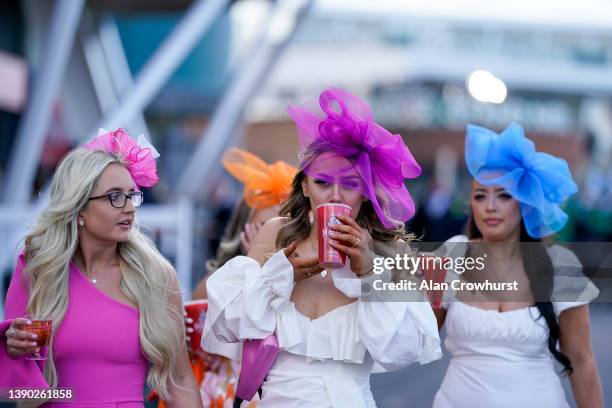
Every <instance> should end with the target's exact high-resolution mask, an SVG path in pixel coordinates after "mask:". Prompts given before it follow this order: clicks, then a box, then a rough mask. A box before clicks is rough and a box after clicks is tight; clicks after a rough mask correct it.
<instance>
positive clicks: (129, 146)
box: [83, 128, 159, 187]
mask: <svg viewBox="0 0 612 408" xmlns="http://www.w3.org/2000/svg"><path fill="white" fill-rule="evenodd" d="M100 131H101V134H100V135H98V136H97V137H95V138H94V139H93V140H91V141H90V142H88V143H87V144H85V145H84V146H83V147H84V148H86V149H89V150H101V151H103V152H106V153H112V154H116V155H118V156H120V157H121V158H122V159H123V160H125V162H126V166H127V169H128V171H129V172H130V174H131V175H132V179H133V180H134V183H136V185H137V186H138V187H151V186H154V185H155V184H157V181H158V177H157V164H156V163H155V159H156V158H158V157H159V153H157V150H155V148H154V147H153V145H151V144H150V143H149V142H148V141H147V140H146V139H145V137H144V136H143V135H141V136H140V137H139V138H138V141H135V140H134V139H132V138H131V137H130V135H128V134H127V133H126V132H125V131H124V130H123V129H121V128H119V129H117V130H115V131H111V132H108V131H106V130H103V129H100Z"/></svg>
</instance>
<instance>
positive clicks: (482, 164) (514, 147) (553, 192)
mask: <svg viewBox="0 0 612 408" xmlns="http://www.w3.org/2000/svg"><path fill="white" fill-rule="evenodd" d="M465 163H466V164H467V168H468V170H469V172H470V173H471V174H472V176H473V177H474V178H475V179H476V180H477V181H478V182H479V183H481V184H483V185H485V186H491V185H498V186H501V187H504V188H505V189H506V191H507V192H508V193H509V194H510V195H512V197H514V198H515V199H516V200H517V201H518V202H519V203H520V205H521V213H522V215H523V220H524V222H525V227H526V228H527V233H529V235H530V236H532V237H534V238H542V237H545V236H547V235H551V234H553V233H555V232H557V231H559V230H560V229H561V228H563V227H564V226H565V224H566V222H567V218H568V217H567V214H565V213H564V212H563V211H562V210H561V208H559V205H560V204H561V203H563V202H564V201H565V200H566V199H567V198H568V197H569V196H570V195H572V194H574V193H576V192H577V191H578V188H577V187H576V183H574V180H573V179H572V174H571V173H570V170H569V166H568V164H567V162H566V161H565V160H563V159H560V158H558V157H555V156H552V155H550V154H546V153H541V152H537V151H536V149H535V145H534V143H533V142H532V141H531V140H529V139H527V138H526V137H525V132H524V130H523V128H522V127H521V126H520V125H518V124H516V123H512V124H510V126H508V127H507V128H506V129H505V130H504V131H503V132H501V133H500V134H497V133H495V132H493V131H491V130H489V129H486V128H483V127H480V126H474V125H468V127H467V133H466V138H465Z"/></svg>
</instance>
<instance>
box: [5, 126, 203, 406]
mask: <svg viewBox="0 0 612 408" xmlns="http://www.w3.org/2000/svg"><path fill="white" fill-rule="evenodd" d="M154 153H155V151H154V149H153V148H152V146H144V145H143V142H139V143H136V141H134V140H133V139H132V138H131V137H130V136H128V135H127V134H126V133H125V132H124V131H123V130H122V129H118V130H117V131H114V132H108V133H105V134H102V135H100V136H98V137H97V138H95V139H94V140H92V141H91V142H89V143H88V144H86V145H85V146H83V147H80V148H77V149H75V150H73V151H72V152H70V153H69V154H68V155H67V156H66V158H64V160H63V161H62V162H61V164H60V165H59V167H58V168H57V170H56V172H55V175H54V177H53V182H52V187H51V198H50V202H49V204H48V205H47V207H46V208H45V209H44V210H43V212H42V214H41V215H40V217H39V218H38V221H37V222H36V224H35V225H34V227H33V229H32V231H31V232H30V234H29V235H27V236H26V238H25V248H24V249H23V251H22V253H21V254H20V255H19V259H18V262H17V267H16V269H15V273H14V275H13V278H12V281H11V285H10V287H9V290H8V294H7V298H6V304H5V310H6V314H5V317H4V318H5V319H6V320H5V321H3V322H2V324H1V326H0V367H2V369H1V370H0V389H2V390H7V389H9V388H11V389H20V388H34V389H64V390H70V394H71V397H72V398H71V399H70V400H67V399H62V398H59V399H56V400H51V401H47V402H46V401H45V400H38V401H29V403H30V404H31V405H33V406H38V405H40V404H44V405H43V406H45V407H53V408H58V407H87V408H111V407H113V408H117V407H121V408H136V407H141V408H142V407H143V399H144V397H143V390H144V384H145V381H147V382H148V384H149V386H150V387H151V388H153V389H155V390H156V391H157V392H158V393H159V394H160V395H161V396H162V398H164V400H166V401H168V406H170V407H177V408H178V407H180V408H183V407H188V408H189V407H195V408H199V407H201V406H202V402H201V399H200V395H199V392H198V388H197V385H196V383H195V380H194V378H193V374H192V372H191V369H190V366H189V363H188V360H187V351H186V346H185V339H184V329H183V317H182V305H181V297H180V290H179V286H178V283H177V278H176V274H175V271H174V269H173V268H172V266H171V265H170V263H169V262H168V261H167V260H166V259H164V257H163V256H162V255H161V254H160V253H159V252H158V251H157V249H156V248H155V246H154V244H153V243H152V242H151V241H150V240H149V239H148V238H147V237H146V236H145V235H143V234H142V233H141V232H140V231H139V229H138V227H137V226H136V225H135V215H136V208H137V207H138V206H139V205H140V204H141V203H142V192H141V191H140V190H139V188H140V187H149V186H152V185H154V184H155V183H156V182H157V174H156V164H155V158H154V157H153V155H154ZM25 313H29V314H31V315H32V318H34V319H36V318H40V317H43V316H46V317H49V318H50V319H51V320H52V321H53V331H52V336H51V340H50V345H49V346H48V348H43V350H41V352H42V353H43V354H45V355H46V356H47V360H42V361H32V360H29V359H27V358H26V357H28V356H30V355H31V354H32V353H33V352H34V351H36V348H37V347H35V345H36V343H34V340H35V339H33V338H32V337H31V334H30V333H29V332H28V331H27V330H25V329H26V328H27V325H28V323H29V322H30V319H29V318H23V316H24V314H25Z"/></svg>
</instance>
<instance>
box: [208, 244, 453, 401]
mask: <svg viewBox="0 0 612 408" xmlns="http://www.w3.org/2000/svg"><path fill="white" fill-rule="evenodd" d="M331 275H332V276H331V278H332V279H333V282H334V285H335V286H336V287H337V288H338V289H339V290H340V291H342V292H343V293H344V294H345V295H347V296H349V297H353V298H356V301H355V302H353V303H350V304H347V305H344V306H341V307H338V308H336V309H333V310H331V311H330V312H328V313H326V314H325V315H323V316H320V317H318V318H316V319H310V318H308V317H306V316H304V315H302V314H301V313H300V312H299V311H297V310H296V308H295V304H294V303H293V302H291V300H290V297H291V292H292V290H293V286H294V281H293V267H292V265H291V264H290V263H289V261H288V260H287V258H286V257H285V254H284V253H283V251H279V252H277V253H276V254H274V255H273V256H272V257H271V258H270V259H269V260H268V261H267V262H266V263H265V264H264V265H263V266H260V265H259V263H258V262H257V261H255V260H254V259H251V258H249V257H245V256H239V257H236V258H233V259H232V260H230V261H229V262H227V263H226V264H225V266H223V267H222V268H221V269H219V270H218V271H216V272H215V273H214V274H213V275H212V276H211V277H210V278H209V279H208V282H207V291H208V313H207V318H206V323H205V327H204V337H203V339H202V346H203V348H204V349H205V350H207V351H209V352H212V353H217V354H223V355H226V356H227V357H230V358H234V359H236V358H238V357H239V356H238V352H239V348H238V347H236V344H237V343H239V342H241V341H244V340H246V339H262V338H265V337H267V336H269V335H270V334H271V333H273V332H274V333H276V336H277V338H278V342H279V346H280V354H279V357H278V359H277V360H276V362H275V363H274V365H273V367H272V369H271V370H270V372H269V374H268V376H267V378H266V381H265V382H264V384H263V387H262V399H261V402H258V406H259V407H262V408H266V407H279V408H281V407H282V408H292V407H296V408H297V407H299V408H303V407H313V408H316V407H321V408H323V407H333V408H344V407H346V408H365V407H368V408H369V407H375V406H376V403H375V401H374V398H373V397H372V392H371V391H370V373H371V372H385V371H392V370H397V369H400V368H403V367H405V366H407V365H409V364H411V363H413V362H417V361H418V362H420V363H421V364H425V363H428V362H430V361H432V360H436V359H438V358H440V357H441V355H442V354H441V350H440V338H439V336H438V330H437V325H436V319H435V316H434V314H433V312H432V310H431V307H430V306H429V304H428V303H427V302H383V301H371V299H372V297H371V296H370V300H368V301H365V300H364V298H362V296H361V287H362V283H364V282H363V280H361V279H359V278H357V277H356V276H355V274H353V273H352V272H351V271H350V268H348V266H347V267H345V268H343V269H341V270H335V271H333V272H332V273H331ZM385 275H386V276H387V278H388V275H389V274H388V272H387V273H385ZM329 278H330V277H329V276H328V277H327V279H329ZM376 278H378V279H380V278H381V276H380V275H376ZM366 279H368V278H366Z"/></svg>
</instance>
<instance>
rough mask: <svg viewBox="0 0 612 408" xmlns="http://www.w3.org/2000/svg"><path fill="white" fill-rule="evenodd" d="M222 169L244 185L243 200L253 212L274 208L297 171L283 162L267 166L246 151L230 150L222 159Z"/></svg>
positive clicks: (289, 188)
mask: <svg viewBox="0 0 612 408" xmlns="http://www.w3.org/2000/svg"><path fill="white" fill-rule="evenodd" d="M222 163H223V167H225V170H227V171H228V172H229V173H230V174H231V175H232V176H234V178H236V179H237V180H238V181H240V182H241V183H242V184H244V193H243V195H244V200H245V201H246V203H247V205H248V206H249V207H251V208H254V209H262V208H268V207H272V206H275V205H277V204H280V203H282V202H283V201H285V200H286V199H287V198H288V197H289V194H290V193H291V183H292V181H293V177H295V174H296V173H297V168H296V167H294V166H291V165H290V164H287V163H285V162H283V161H277V162H275V163H274V164H268V163H266V162H264V161H263V160H261V159H260V158H259V157H257V156H255V155H254V154H252V153H249V152H247V151H244V150H241V149H237V148H232V149H229V150H228V151H227V152H226V153H225V154H224V155H223V159H222Z"/></svg>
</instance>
